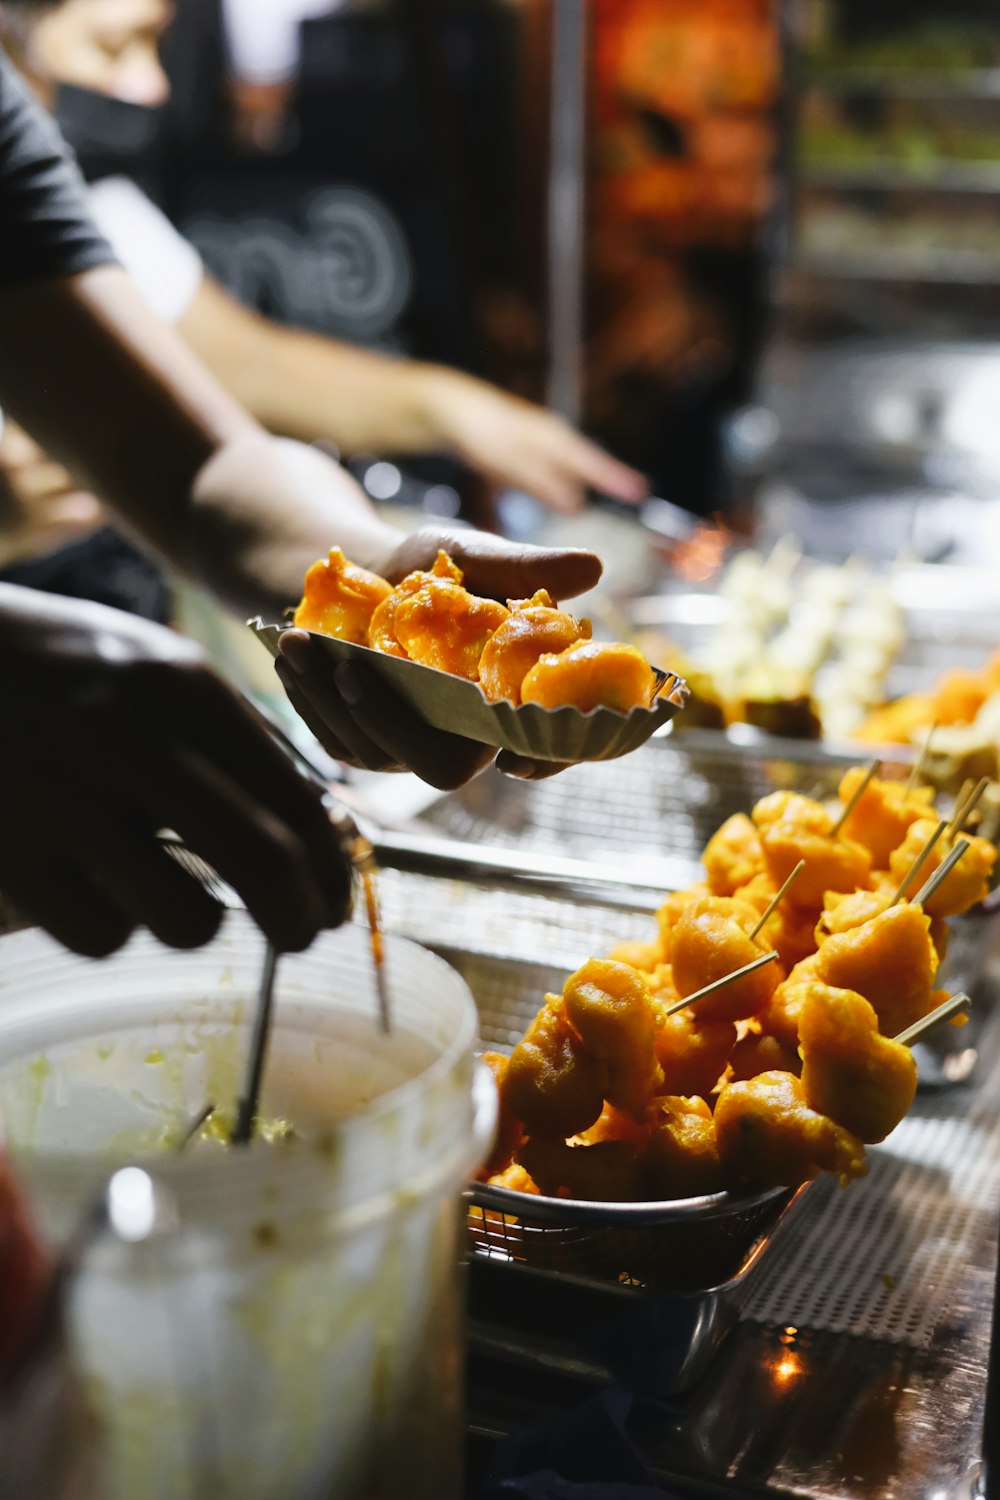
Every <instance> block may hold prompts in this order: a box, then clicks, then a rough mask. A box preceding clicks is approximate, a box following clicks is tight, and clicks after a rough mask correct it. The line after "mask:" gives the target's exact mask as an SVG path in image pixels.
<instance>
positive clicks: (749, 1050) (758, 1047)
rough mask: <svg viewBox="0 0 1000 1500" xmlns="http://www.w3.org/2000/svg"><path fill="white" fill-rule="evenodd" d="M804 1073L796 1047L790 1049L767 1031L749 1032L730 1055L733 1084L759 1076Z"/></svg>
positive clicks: (741, 1038)
mask: <svg viewBox="0 0 1000 1500" xmlns="http://www.w3.org/2000/svg"><path fill="white" fill-rule="evenodd" d="M801 1071H802V1059H801V1058H800V1057H799V1054H798V1052H797V1051H796V1050H795V1048H794V1047H789V1046H786V1045H785V1043H784V1042H781V1041H779V1040H778V1038H777V1037H776V1036H772V1035H770V1034H769V1033H768V1032H766V1031H748V1032H747V1034H746V1036H741V1037H740V1039H739V1041H738V1042H737V1043H736V1046H735V1047H734V1048H733V1050H732V1051H731V1052H730V1054H729V1073H730V1081H732V1082H734V1083H736V1082H739V1081H740V1080H741V1079H746V1078H756V1077H757V1074H758V1073H794V1074H795V1075H796V1076H798V1074H799V1073H800V1072H801Z"/></svg>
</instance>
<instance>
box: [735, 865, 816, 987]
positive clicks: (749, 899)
mask: <svg viewBox="0 0 1000 1500" xmlns="http://www.w3.org/2000/svg"><path fill="white" fill-rule="evenodd" d="M777 891H778V887H777V886H776V885H775V883H774V881H773V880H772V879H771V877H770V875H767V874H760V875H755V876H754V878H753V879H752V880H751V881H750V882H749V884H747V885H742V886H740V888H739V890H737V891H734V892H733V894H734V896H735V898H736V900H737V901H745V902H746V903H747V905H748V906H752V907H753V908H754V910H755V911H756V912H759V913H760V915H761V916H763V915H764V913H765V911H766V910H767V908H768V907H769V906H770V904H771V901H772V899H773V897H774V896H775V895H776V894H777ZM815 925H816V923H815V913H814V912H813V911H812V910H811V908H809V907H805V906H793V904H792V903H791V901H789V900H787V899H782V900H781V901H780V902H779V903H778V905H777V907H776V908H775V910H774V911H773V912H772V913H771V915H770V916H769V917H768V919H767V935H768V937H769V938H770V939H771V942H772V943H773V944H774V948H775V951H776V953H777V955H778V957H779V959H780V960H781V967H782V968H783V969H784V970H785V973H786V974H787V973H788V972H789V970H791V969H794V967H795V965H796V964H797V963H800V962H801V961H802V959H804V958H808V956H809V954H810V953H814V952H815V951H816V938H815V935H814V934H815Z"/></svg>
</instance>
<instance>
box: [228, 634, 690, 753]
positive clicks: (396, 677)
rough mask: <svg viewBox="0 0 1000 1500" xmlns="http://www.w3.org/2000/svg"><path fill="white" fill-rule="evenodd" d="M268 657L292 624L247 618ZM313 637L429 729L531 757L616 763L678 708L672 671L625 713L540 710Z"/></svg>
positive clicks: (681, 685)
mask: <svg viewBox="0 0 1000 1500" xmlns="http://www.w3.org/2000/svg"><path fill="white" fill-rule="evenodd" d="M248 624H249V626H250V629H251V630H253V631H254V632H255V633H256V635H257V636H258V637H259V639H260V640H261V641H263V643H264V645H265V646H266V647H267V649H268V650H269V651H270V653H271V655H272V656H274V657H276V656H277V655H278V641H279V639H280V637H281V634H282V632H283V631H285V630H290V629H292V628H293V627H292V626H290V625H267V624H265V623H264V621H263V620H261V619H259V618H258V619H256V620H250V621H248ZM307 633H308V634H309V635H312V636H313V637H314V638H315V639H316V640H317V641H319V643H320V645H321V647H322V649H323V650H324V651H325V653H326V654H327V656H329V658H330V661H331V663H332V664H336V663H338V662H350V661H360V662H363V663H364V664H365V665H366V666H367V667H369V668H370V669H371V670H372V671H374V672H377V673H378V675H379V677H381V678H382V680H383V681H384V682H385V683H386V684H387V685H388V686H389V687H391V688H392V689H393V690H394V691H395V692H397V693H398V694H399V696H400V697H401V698H402V699H403V700H404V701H405V702H406V703H408V704H409V705H410V706H411V707H412V708H415V709H416V710H417V712H418V713H419V714H420V715H421V717H422V718H424V719H426V721H427V723H428V724H430V725H432V726H433V727H434V728H435V729H442V730H445V731H447V732H449V733H452V734H461V735H463V736H464V737H465V738H466V739H469V740H477V741H478V742H479V743H480V744H483V745H496V747H497V748H498V749H499V750H512V751H514V753H515V754H517V755H525V756H530V757H531V758H532V759H535V760H553V761H574V762H575V761H581V760H615V759H617V757H618V756H620V755H628V753H629V752H630V751H631V750H637V749H638V748H639V746H640V745H644V744H645V743H646V741H647V740H648V739H649V737H650V736H651V735H652V734H654V733H655V731H656V730H657V729H659V728H660V727H661V725H663V724H666V723H667V721H668V720H669V719H672V718H673V717H674V715H675V714H676V713H677V712H678V710H679V709H681V708H682V707H683V706H684V702H685V700H686V698H687V685H686V683H685V682H684V681H683V679H682V678H680V677H678V676H677V675H676V673H674V672H663V671H661V670H660V669H659V668H658V667H654V668H653V671H654V672H655V674H656V678H657V689H656V696H655V697H654V699H653V702H652V703H651V705H650V706H649V707H648V708H633V709H631V710H630V711H629V712H628V713H627V714H623V713H618V712H617V711H616V710H615V709H611V708H595V709H593V710H592V711H591V712H590V713H587V714H585V713H581V712H580V710H579V709H578V708H573V707H571V706H566V707H563V708H542V707H541V706H540V705H539V704H537V703H523V704H521V705H520V706H519V707H515V705H514V704H513V703H506V702H501V703H490V702H489V701H488V699H487V698H486V696H485V695H484V693H483V691H482V689H481V688H480V687H479V685H478V683H475V682H469V681H467V680H466V678H464V677H454V676H452V674H451V673H450V672H439V671H438V670H437V669H436V668H435V667H426V666H424V665H423V663H422V662H416V661H407V660H405V659H403V658H401V657H398V656H388V655H387V654H386V653H385V652H383V651H373V650H372V649H371V647H369V646H356V645H353V644H352V643H351V642H349V641H341V640H338V639H337V638H336V637H335V636H329V635H320V634H319V633H318V632H317V631H309V632H307Z"/></svg>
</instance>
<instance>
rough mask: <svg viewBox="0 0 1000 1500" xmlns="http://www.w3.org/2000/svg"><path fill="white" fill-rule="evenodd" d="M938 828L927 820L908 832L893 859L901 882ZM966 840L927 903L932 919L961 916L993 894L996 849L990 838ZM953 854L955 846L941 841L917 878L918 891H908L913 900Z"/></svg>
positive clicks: (969, 837)
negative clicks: (954, 863) (961, 852)
mask: <svg viewBox="0 0 1000 1500" xmlns="http://www.w3.org/2000/svg"><path fill="white" fill-rule="evenodd" d="M936 827H937V824H936V823H935V822H934V820H933V819H932V818H926V819H922V820H921V821H920V822H917V823H913V824H912V825H911V826H910V827H909V828H908V829H907V831H906V837H905V839H904V840H903V842H902V843H901V844H900V846H899V848H898V849H896V850H894V851H893V853H892V854H891V855H890V857H889V869H890V870H891V871H892V873H893V875H894V876H895V877H896V879H897V881H900V880H902V878H903V876H904V875H905V874H906V872H907V870H908V869H909V868H910V866H911V865H912V864H913V861H914V860H915V859H916V857H917V855H918V854H919V853H920V851H921V849H922V848H923V847H924V845H925V844H926V842H927V840H928V839H929V838H930V836H931V834H932V833H933V832H934V830H935V828H936ZM962 837H964V838H967V839H968V840H969V847H968V849H966V851H965V853H964V854H963V855H962V858H961V859H960V860H959V861H958V864H957V865H955V867H954V869H952V870H951V871H949V873H948V874H947V875H946V876H945V878H944V880H942V882H941V884H940V885H939V886H938V888H937V890H936V891H935V892H934V894H933V895H932V896H930V897H928V899H927V901H926V902H924V910H925V911H926V912H927V914H928V916H931V917H956V916H960V915H961V914H962V912H966V911H969V909H970V908H971V907H973V906H975V905H976V903H977V902H979V901H982V900H983V898H984V897H985V896H986V895H988V894H989V877H990V876H991V875H992V873H993V866H994V865H995V864H996V858H997V851H996V847H995V845H993V844H991V843H990V841H989V840H988V839H983V838H979V837H977V836H976V835H975V834H963V835H962ZM950 853H951V847H950V846H949V845H948V844H946V843H945V840H944V839H943V838H942V839H939V840H938V842H937V843H936V844H935V846H934V848H933V849H932V850H931V852H930V854H929V855H928V857H927V861H926V863H925V864H924V865H923V867H922V869H921V871H920V875H919V876H918V877H917V883H918V885H917V889H911V890H910V891H909V892H908V894H909V895H910V897H911V898H912V897H913V896H915V895H917V893H918V888H919V886H920V885H922V884H923V883H924V881H925V880H928V879H929V878H930V877H931V875H933V874H934V871H935V870H936V869H937V868H938V866H939V865H940V864H941V863H942V861H943V860H945V859H946V858H947V857H948V855H949V854H950Z"/></svg>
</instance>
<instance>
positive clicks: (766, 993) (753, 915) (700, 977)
mask: <svg viewBox="0 0 1000 1500" xmlns="http://www.w3.org/2000/svg"><path fill="white" fill-rule="evenodd" d="M758 917H759V913H758V912H756V911H755V910H754V908H753V907H752V906H748V905H747V904H746V903H745V902H743V901H736V900H734V899H733V898H732V897H731V896H706V897H704V898H703V899H702V900H701V901H696V902H695V903H694V905H693V906H688V907H686V908H685V910H684V911H682V912H681V914H680V916H679V917H678V918H677V921H676V922H675V923H674V927H673V932H672V941H671V962H672V965H673V980H674V984H675V985H676V987H677V993H678V995H680V996H681V998H682V999H683V998H685V997H686V996H688V995H693V994H694V992H695V990H700V989H702V988H703V987H704V986H705V985H707V984H712V983H713V982H714V981H715V980H716V979H722V978H723V977H724V975H726V974H731V973H732V972H733V970H734V969H741V968H742V967H743V966H744V964H749V963H752V962H753V960H754V959H755V958H760V957H761V955H762V954H764V953H772V952H773V951H774V949H773V947H772V944H771V940H770V938H769V937H768V935H767V929H766V928H765V929H764V930H763V931H762V932H759V933H758V934H757V936H756V937H755V938H751V937H750V936H749V933H750V931H751V930H752V928H753V927H754V926H755V924H756V923H757V920H758ZM780 979H781V972H780V968H779V965H778V964H776V963H772V964H764V965H762V966H761V968H759V969H755V970H754V972H753V973H752V974H746V975H744V976H743V978H742V979H737V980H734V981H733V983H732V984H727V985H725V986H724V987H723V988H722V989H720V990H718V991H717V992H716V993H715V994H714V995H708V996H706V997H705V999H704V1000H699V1001H698V1015H699V1017H700V1018H701V1020H702V1021H738V1020H739V1019H740V1018H741V1017H742V1016H752V1015H754V1014H755V1013H756V1012H757V1011H758V1010H760V1009H761V1007H762V1006H764V1005H766V1004H767V1002H768V1000H769V999H770V997H771V996H772V995H773V994H774V990H775V987H776V985H777V984H778V982H779V980H780Z"/></svg>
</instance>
